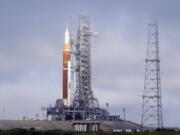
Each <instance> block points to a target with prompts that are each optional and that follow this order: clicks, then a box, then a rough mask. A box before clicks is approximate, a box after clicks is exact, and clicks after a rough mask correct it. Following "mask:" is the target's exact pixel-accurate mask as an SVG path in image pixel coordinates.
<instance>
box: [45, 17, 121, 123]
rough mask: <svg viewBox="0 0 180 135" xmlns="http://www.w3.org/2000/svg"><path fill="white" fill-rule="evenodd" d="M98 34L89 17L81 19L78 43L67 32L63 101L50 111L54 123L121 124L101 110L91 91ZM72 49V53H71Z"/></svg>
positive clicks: (117, 117)
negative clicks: (93, 50) (93, 48)
mask: <svg viewBox="0 0 180 135" xmlns="http://www.w3.org/2000/svg"><path fill="white" fill-rule="evenodd" d="M94 34H95V32H92V31H91V29H90V21H89V17H88V16H86V15H81V16H80V18H79V28H78V32H77V37H76V40H75V39H72V38H69V32H68V30H67V28H66V32H65V45H64V53H63V98H62V99H57V101H56V104H55V106H54V107H49V108H47V115H48V116H49V115H50V116H51V118H52V120H108V121H112V120H120V116H119V115H110V114H109V112H108V111H107V110H106V109H103V108H100V107H99V103H98V99H97V98H96V97H95V96H94V93H93V90H92V87H91V43H90V38H91V37H92V36H93V35H94ZM67 48H68V49H67Z"/></svg>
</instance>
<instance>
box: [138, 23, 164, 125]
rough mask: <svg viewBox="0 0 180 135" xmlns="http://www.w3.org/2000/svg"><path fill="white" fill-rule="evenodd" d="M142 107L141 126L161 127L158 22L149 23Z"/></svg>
mask: <svg viewBox="0 0 180 135" xmlns="http://www.w3.org/2000/svg"><path fill="white" fill-rule="evenodd" d="M148 25H149V33H148V42H147V56H146V60H145V62H146V69H145V81H144V92H143V96H142V97H143V107H142V117H141V124H142V126H143V127H153V128H162V127H163V116H162V101H161V80H160V58H159V41H158V24H157V23H149V24H148Z"/></svg>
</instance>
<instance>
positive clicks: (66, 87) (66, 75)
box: [62, 24, 71, 106]
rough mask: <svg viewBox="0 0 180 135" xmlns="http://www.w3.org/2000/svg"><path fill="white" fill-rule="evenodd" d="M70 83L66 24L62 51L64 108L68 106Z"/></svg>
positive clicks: (69, 56)
mask: <svg viewBox="0 0 180 135" xmlns="http://www.w3.org/2000/svg"><path fill="white" fill-rule="evenodd" d="M70 83H71V46H70V38H69V31H68V27H67V24H66V31H65V42H64V49H63V94H62V95H63V97H62V98H63V103H64V105H65V106H69V105H70V94H71V93H70V86H71V85H70Z"/></svg>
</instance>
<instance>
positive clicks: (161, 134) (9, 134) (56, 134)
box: [0, 129, 180, 135]
mask: <svg viewBox="0 0 180 135" xmlns="http://www.w3.org/2000/svg"><path fill="white" fill-rule="evenodd" d="M0 135H180V131H173V130H161V131H155V132H139V133H123V132H121V133H112V132H101V131H100V132H86V133H85V132H78V133H77V132H66V131H61V130H52V131H36V130H34V129H30V130H26V129H11V130H3V131H2V130H0Z"/></svg>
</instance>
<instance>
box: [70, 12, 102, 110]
mask: <svg viewBox="0 0 180 135" xmlns="http://www.w3.org/2000/svg"><path fill="white" fill-rule="evenodd" d="M93 34H94V33H93V32H91V31H90V22H89V17H88V16H85V15H81V16H80V24H79V30H78V33H77V41H76V43H75V45H74V57H75V60H76V62H75V66H74V67H75V79H76V80H75V84H76V86H75V87H76V88H75V95H74V96H75V97H74V102H73V104H74V107H75V108H82V109H83V110H86V109H88V108H92V107H98V106H99V105H98V100H97V99H96V98H95V97H94V96H93V91H92V88H91V43H90V37H91V36H92V35H93Z"/></svg>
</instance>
